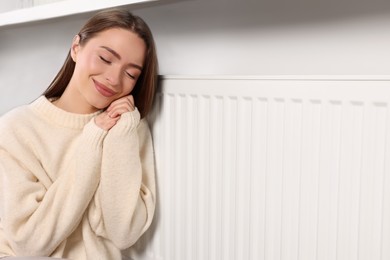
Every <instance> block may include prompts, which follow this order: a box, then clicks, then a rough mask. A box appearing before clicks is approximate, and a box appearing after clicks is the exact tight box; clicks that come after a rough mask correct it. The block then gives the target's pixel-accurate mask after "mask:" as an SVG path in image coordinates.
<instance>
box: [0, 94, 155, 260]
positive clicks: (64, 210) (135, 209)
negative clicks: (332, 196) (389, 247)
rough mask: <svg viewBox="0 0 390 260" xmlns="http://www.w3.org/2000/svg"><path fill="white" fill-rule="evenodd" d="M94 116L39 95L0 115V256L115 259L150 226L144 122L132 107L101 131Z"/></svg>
mask: <svg viewBox="0 0 390 260" xmlns="http://www.w3.org/2000/svg"><path fill="white" fill-rule="evenodd" d="M96 115H97V113H95V114H89V115H79V114H72V113H68V112H65V111H63V110H61V109H59V108H57V107H56V106H54V105H53V104H52V103H51V102H50V101H48V100H47V99H46V98H45V97H43V96H42V97H40V98H38V99H37V100H36V101H34V102H33V103H31V104H30V105H26V106H22V107H19V108H16V109H14V110H12V111H10V112H9V113H7V114H6V115H4V116H3V117H1V118H0V257H1V256H13V255H17V256H38V255H39V256H53V257H63V258H68V259H74V260H83V259H88V260H96V259H102V260H115V259H121V253H123V252H124V251H122V250H125V249H127V248H129V247H130V246H131V245H133V244H134V243H135V242H136V241H137V239H138V238H139V237H140V236H141V235H142V234H143V232H144V231H145V230H146V229H147V228H148V227H149V226H150V224H151V221H152V217H153V214H154V209H155V179H154V158H153V148H152V139H151V135H150V131H149V128H148V126H147V122H146V121H145V120H140V115H139V112H138V110H135V111H133V112H128V113H125V114H122V116H121V118H120V119H119V121H118V122H117V124H116V125H115V126H114V127H113V128H111V130H109V131H104V130H102V129H101V128H99V127H98V126H96V125H95V123H94V117H95V116H96Z"/></svg>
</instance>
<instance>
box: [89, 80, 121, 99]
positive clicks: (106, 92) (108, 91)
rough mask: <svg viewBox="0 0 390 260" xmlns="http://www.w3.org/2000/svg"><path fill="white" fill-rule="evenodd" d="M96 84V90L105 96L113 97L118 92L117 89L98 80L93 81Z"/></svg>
mask: <svg viewBox="0 0 390 260" xmlns="http://www.w3.org/2000/svg"><path fill="white" fill-rule="evenodd" d="M93 82H94V83H95V84H94V85H95V88H96V90H97V91H98V92H99V93H100V94H101V95H103V96H105V97H112V96H114V95H115V94H116V92H115V91H113V90H111V89H109V88H107V87H106V86H104V85H103V84H100V83H99V82H97V81H96V80H94V81H93Z"/></svg>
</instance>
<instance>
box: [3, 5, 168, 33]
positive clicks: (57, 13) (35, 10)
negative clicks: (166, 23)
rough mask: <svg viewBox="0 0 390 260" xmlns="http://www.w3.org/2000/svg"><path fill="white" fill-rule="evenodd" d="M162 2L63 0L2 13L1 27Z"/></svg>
mask: <svg viewBox="0 0 390 260" xmlns="http://www.w3.org/2000/svg"><path fill="white" fill-rule="evenodd" d="M156 1H161V0H95V1H93V0H63V1H59V2H54V3H51V4H42V5H37V6H34V7H29V8H23V9H19V10H14V11H9V12H5V13H0V27H2V26H7V25H14V24H21V23H28V22H35V21H41V20H46V19H51V18H56V17H63V16H69V15H75V14H81V13H86V12H92V11H97V10H102V9H105V8H111V7H118V6H130V5H133V4H140V3H147V2H156Z"/></svg>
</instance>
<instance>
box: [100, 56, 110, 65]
mask: <svg viewBox="0 0 390 260" xmlns="http://www.w3.org/2000/svg"><path fill="white" fill-rule="evenodd" d="M99 58H100V59H101V60H102V61H104V62H105V63H107V64H111V61H109V60H107V59H105V58H103V57H102V56H99Z"/></svg>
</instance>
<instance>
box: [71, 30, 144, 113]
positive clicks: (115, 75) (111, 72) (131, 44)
mask: <svg viewBox="0 0 390 260" xmlns="http://www.w3.org/2000/svg"><path fill="white" fill-rule="evenodd" d="M145 52H146V46H145V43H144V41H143V40H142V39H141V38H140V37H139V36H138V35H136V34H135V33H134V32H131V31H129V30H126V29H121V28H112V29H108V30H105V31H102V32H100V33H98V34H97V35H95V36H94V37H93V38H91V39H89V40H88V41H87V42H86V43H85V44H83V45H80V44H79V38H78V36H76V37H75V39H74V41H73V44H72V50H71V55H72V58H73V60H74V61H75V63H76V66H75V70H74V73H73V76H72V79H71V81H70V82H69V85H68V88H71V89H72V90H71V91H70V93H73V98H74V99H73V100H74V101H79V102H81V103H84V104H80V105H83V106H90V110H92V111H93V110H99V109H104V108H106V107H107V106H108V105H109V104H110V103H111V102H113V101H114V100H116V99H118V98H120V97H123V96H125V95H129V94H130V93H131V91H132V90H133V88H134V86H135V84H136V82H137V79H138V77H139V76H140V74H141V72H142V66H143V63H144V60H145Z"/></svg>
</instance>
